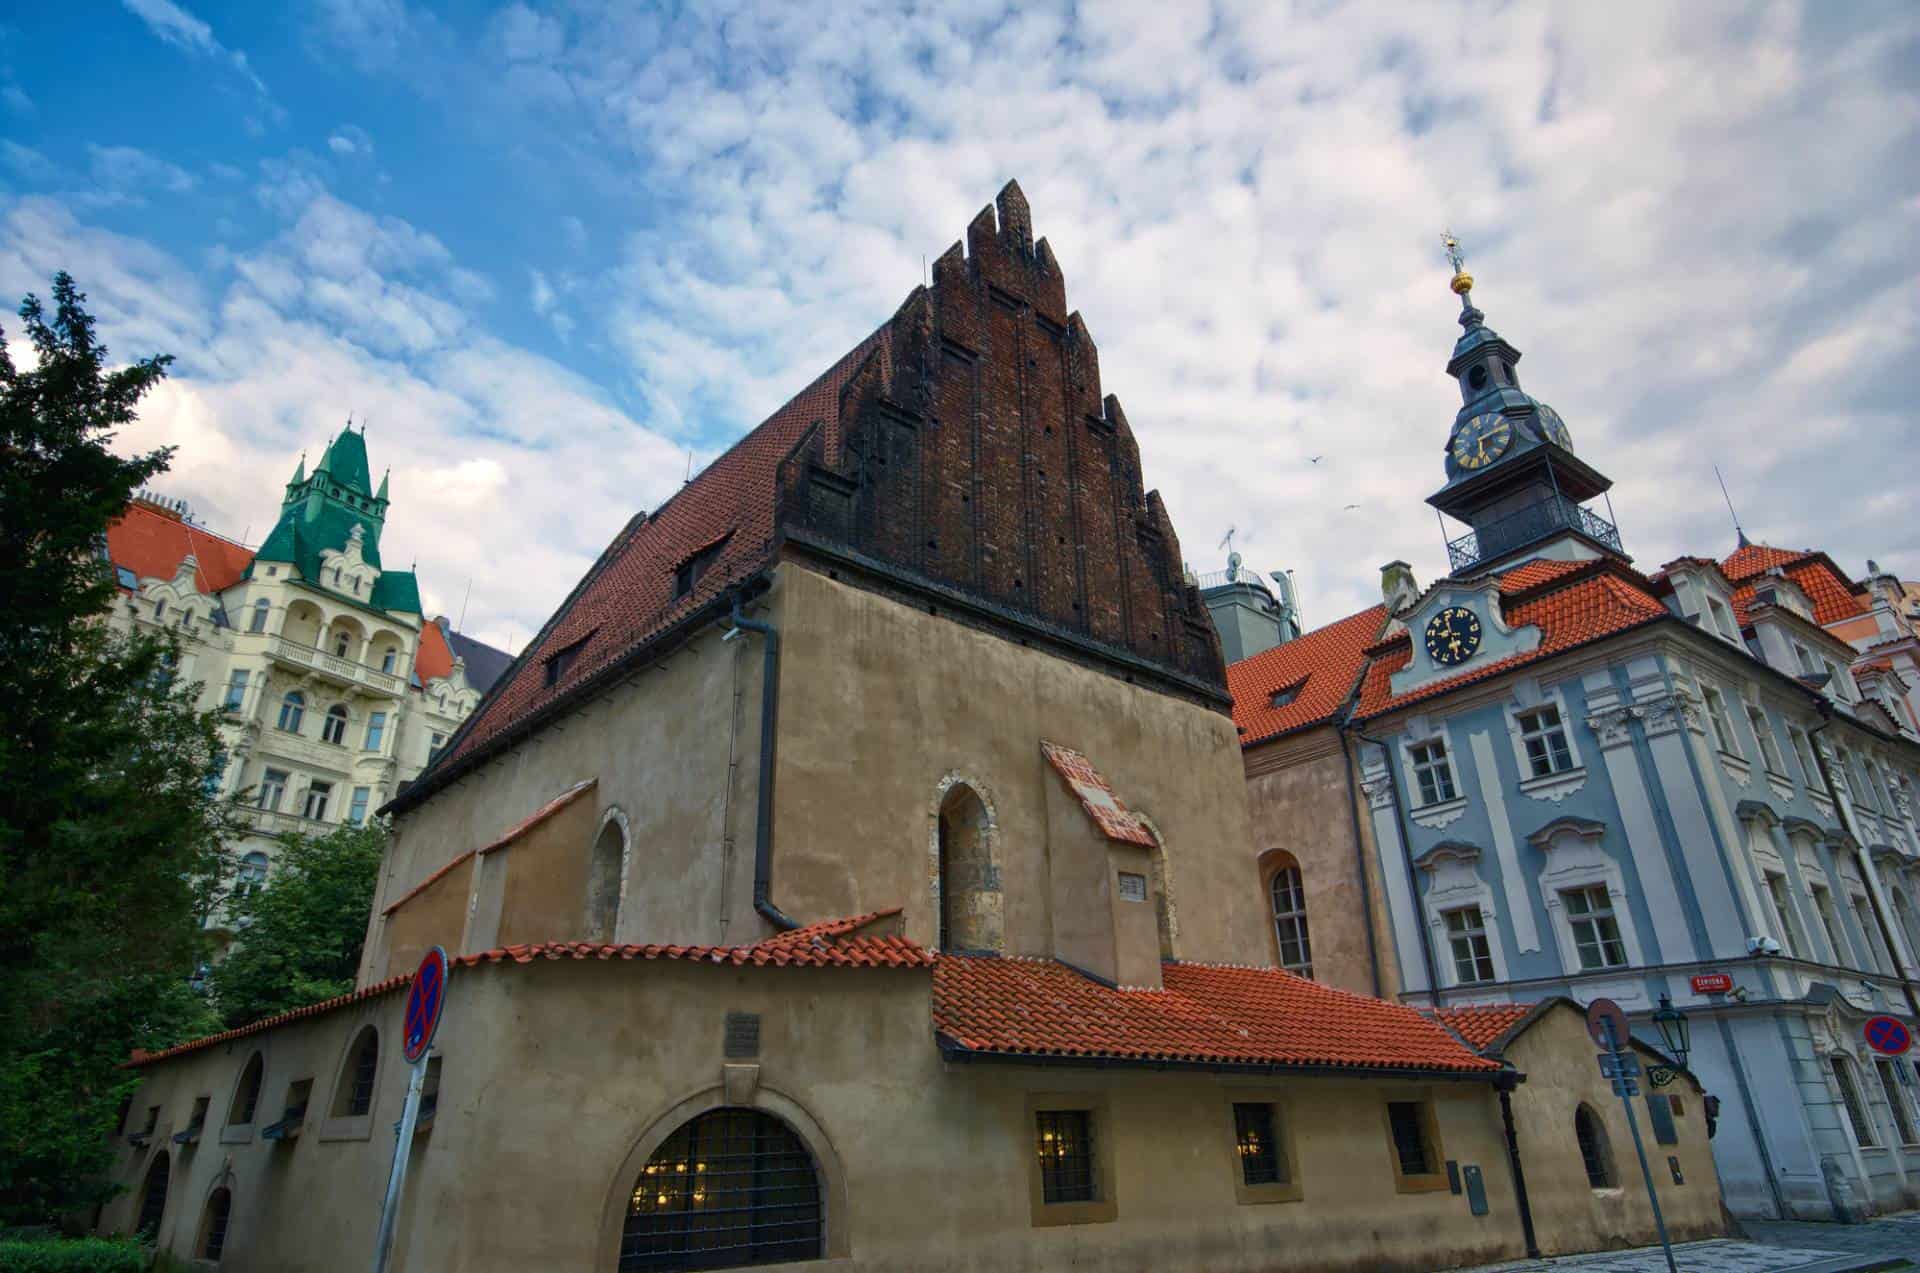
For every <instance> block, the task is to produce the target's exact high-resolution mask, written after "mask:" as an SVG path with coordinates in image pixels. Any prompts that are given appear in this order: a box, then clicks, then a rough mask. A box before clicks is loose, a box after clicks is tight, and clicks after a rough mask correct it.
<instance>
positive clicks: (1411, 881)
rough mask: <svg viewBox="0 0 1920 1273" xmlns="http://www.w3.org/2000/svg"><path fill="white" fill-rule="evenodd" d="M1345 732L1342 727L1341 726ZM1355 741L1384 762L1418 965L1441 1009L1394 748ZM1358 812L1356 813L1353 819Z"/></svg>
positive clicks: (1372, 740)
mask: <svg viewBox="0 0 1920 1273" xmlns="http://www.w3.org/2000/svg"><path fill="white" fill-rule="evenodd" d="M1343 728H1344V726H1343ZM1351 732H1352V734H1353V736H1354V737H1355V738H1358V739H1359V740H1360V741H1361V742H1363V743H1372V744H1373V745H1374V746H1375V747H1378V748H1379V749H1380V752H1381V755H1382V756H1384V757H1385V758H1386V765H1387V784H1388V787H1389V789H1390V790H1391V792H1392V795H1393V820H1394V825H1395V826H1396V827H1398V828H1399V830H1400V859H1401V861H1403V862H1404V863H1406V867H1407V888H1408V889H1409V890H1411V892H1412V894H1413V926H1414V928H1416V929H1417V930H1419V933H1420V961H1421V963H1422V965H1423V966H1425V968H1426V970H1427V993H1428V995H1429V996H1431V998H1432V999H1433V1006H1434V1007H1435V1008H1438V1007H1439V1006H1440V974H1439V973H1438V972H1437V971H1436V970H1435V968H1434V963H1433V939H1432V938H1431V937H1430V936H1429V935H1428V934H1427V920H1426V916H1425V914H1424V913H1423V912H1424V911H1425V909H1426V908H1425V907H1424V906H1423V905H1422V904H1421V901H1420V876H1419V873H1418V872H1417V871H1416V870H1415V868H1414V865H1413V838H1412V835H1411V833H1409V831H1408V830H1407V806H1406V802H1405V801H1403V800H1401V799H1400V775H1399V774H1397V773H1395V772H1394V767H1393V747H1392V746H1391V745H1390V744H1388V743H1385V742H1382V741H1381V740H1380V739H1378V738H1374V737H1372V736H1371V735H1368V734H1364V733H1362V732H1361V731H1359V730H1357V729H1356V730H1353V731H1351ZM1358 812H1359V811H1358V810H1355V813H1356V815H1357V814H1358Z"/></svg>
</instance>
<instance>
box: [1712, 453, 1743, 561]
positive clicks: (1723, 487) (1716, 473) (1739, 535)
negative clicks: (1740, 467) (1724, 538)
mask: <svg viewBox="0 0 1920 1273" xmlns="http://www.w3.org/2000/svg"><path fill="white" fill-rule="evenodd" d="M1713 480H1714V481H1716V482H1718V483H1720V498H1721V499H1723V500H1725V501H1727V515H1728V516H1729V517H1731V518H1733V535H1734V540H1735V543H1736V546H1737V547H1740V548H1745V547H1746V546H1747V532H1746V531H1744V530H1742V529H1740V514H1739V513H1737V512H1735V511H1734V509H1733V496H1731V495H1729V494H1727V479H1726V478H1724V477H1721V476H1720V466H1719V465H1718V464H1716V465H1714V466H1713Z"/></svg>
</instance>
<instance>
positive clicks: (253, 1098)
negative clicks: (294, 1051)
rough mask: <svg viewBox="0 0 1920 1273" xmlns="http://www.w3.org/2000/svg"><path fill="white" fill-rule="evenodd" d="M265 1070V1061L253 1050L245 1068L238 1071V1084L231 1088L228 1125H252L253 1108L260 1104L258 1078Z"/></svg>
mask: <svg viewBox="0 0 1920 1273" xmlns="http://www.w3.org/2000/svg"><path fill="white" fill-rule="evenodd" d="M265 1071H266V1062H265V1061H263V1060H261V1059H260V1054H259V1053H258V1052H255V1053H254V1054H253V1056H252V1057H250V1058H249V1059H248V1061H247V1068H246V1069H245V1070H242V1071H241V1073H240V1086H238V1087H236V1088H234V1089H233V1104H231V1105H229V1106H228V1107H227V1125H228V1126H229V1127H247V1126H251V1125H252V1123H253V1112H254V1108H255V1107H256V1106H258V1105H259V1104H260V1080H261V1078H262V1077H263V1075H264V1074H265Z"/></svg>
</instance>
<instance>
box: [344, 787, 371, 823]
mask: <svg viewBox="0 0 1920 1273" xmlns="http://www.w3.org/2000/svg"><path fill="white" fill-rule="evenodd" d="M372 795H373V793H372V792H371V791H370V790H368V789H367V788H365V787H355V788H354V789H353V803H352V804H350V805H348V806H347V821H348V822H350V823H352V824H353V825H354V826H356V827H357V826H359V825H360V824H361V823H363V822H365V821H366V820H367V800H368V798H369V797H371V796H372Z"/></svg>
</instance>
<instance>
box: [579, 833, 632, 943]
mask: <svg viewBox="0 0 1920 1273" xmlns="http://www.w3.org/2000/svg"><path fill="white" fill-rule="evenodd" d="M630 845H631V841H630V840H629V838H628V823H627V815H626V814H625V812H623V811H622V810H621V809H620V808H619V807H618V806H614V807H612V808H609V809H608V810H607V811H606V813H605V814H603V815H602V816H601V819H600V830H599V831H598V832H597V833H596V834H595V836H594V839H593V848H592V849H591V851H590V852H589V854H588V857H587V897H586V923H585V925H584V932H585V938H584V939H585V940H586V941H590V942H611V941H613V940H615V934H616V933H617V932H618V931H619V928H620V910H621V904H622V902H623V901H624V900H625V898H626V891H627V886H626V881H627V863H628V859H629V856H630V854H631V847H630Z"/></svg>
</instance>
